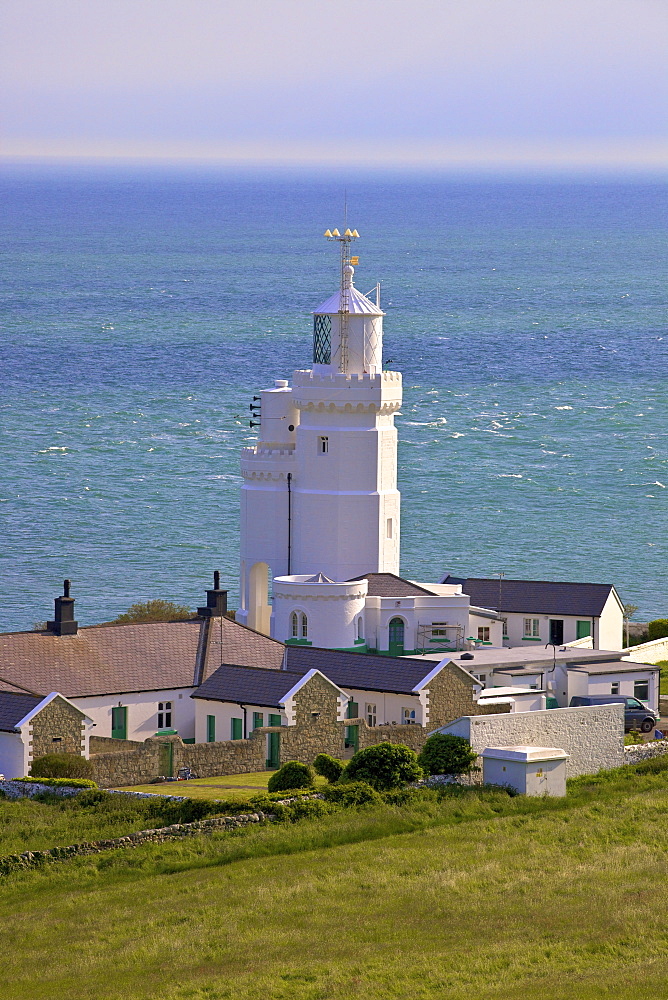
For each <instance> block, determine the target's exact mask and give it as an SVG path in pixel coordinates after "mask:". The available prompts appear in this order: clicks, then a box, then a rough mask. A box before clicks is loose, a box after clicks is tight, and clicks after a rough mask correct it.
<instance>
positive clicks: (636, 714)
mask: <svg viewBox="0 0 668 1000" xmlns="http://www.w3.org/2000/svg"><path fill="white" fill-rule="evenodd" d="M577 705H623V706H624V729H625V730H626V732H627V733H628V731H629V730H630V729H639V730H640V732H641V733H651V732H652V730H653V729H654V727H655V726H656V724H657V722H658V721H659V716H658V715H657V714H656V713H655V712H653V711H652V709H651V708H648V707H647V705H643V703H642V702H641V701H638V699H637V698H629V697H626V698H625V697H624V695H621V694H620V695H617V694H586V695H575V696H574V697H573V698H571V707H573V708H574V707H576V706H577Z"/></svg>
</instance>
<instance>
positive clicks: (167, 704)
mask: <svg viewBox="0 0 668 1000" xmlns="http://www.w3.org/2000/svg"><path fill="white" fill-rule="evenodd" d="M171 728H172V703H171V701H159V702H158V729H171Z"/></svg>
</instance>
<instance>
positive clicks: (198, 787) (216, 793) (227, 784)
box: [120, 771, 326, 801]
mask: <svg viewBox="0 0 668 1000" xmlns="http://www.w3.org/2000/svg"><path fill="white" fill-rule="evenodd" d="M272 774H274V772H273V771H253V772H252V773H250V774H230V775H223V776H221V777H218V778H193V779H192V781H166V782H164V784H162V783H161V784H159V785H154V784H151V785H131V786H128V787H126V786H123V787H122V788H121V789H120V790H121V791H123V792H152V793H153V794H155V795H187V796H188V798H191V799H213V800H215V799H225V800H226V801H229V800H231V799H239V800H243V799H249V798H250V797H251V796H252V795H257V793H258V792H260V791H263V790H264V789H266V787H267V782H268V781H269V779H270V777H271V776H272ZM315 780H316V785H319V784H326V781H325V779H324V778H321V777H320V776H319V775H317V776H316V779H315Z"/></svg>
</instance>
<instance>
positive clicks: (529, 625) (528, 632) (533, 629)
mask: <svg viewBox="0 0 668 1000" xmlns="http://www.w3.org/2000/svg"><path fill="white" fill-rule="evenodd" d="M522 638H523V639H540V618H523V619H522Z"/></svg>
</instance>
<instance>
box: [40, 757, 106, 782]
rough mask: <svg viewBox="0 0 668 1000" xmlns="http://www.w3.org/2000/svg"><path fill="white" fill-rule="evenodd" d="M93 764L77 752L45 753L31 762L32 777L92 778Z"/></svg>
mask: <svg viewBox="0 0 668 1000" xmlns="http://www.w3.org/2000/svg"><path fill="white" fill-rule="evenodd" d="M93 773H94V772H93V765H92V763H91V762H90V761H89V760H86V758H85V757H82V756H81V755H80V754H77V753H47V754H45V755H44V757H38V758H37V759H36V760H34V761H33V762H32V767H31V768H30V775H31V777H33V778H92V777H93Z"/></svg>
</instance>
